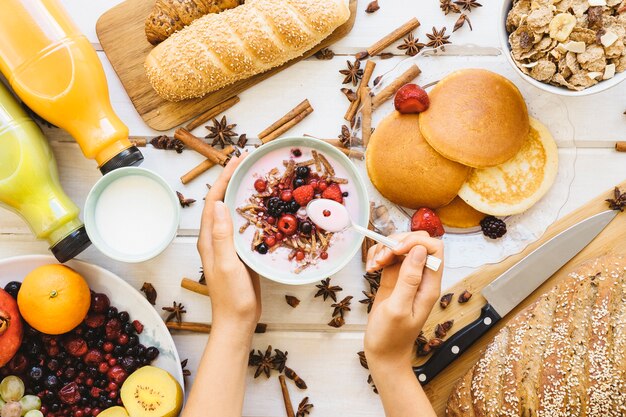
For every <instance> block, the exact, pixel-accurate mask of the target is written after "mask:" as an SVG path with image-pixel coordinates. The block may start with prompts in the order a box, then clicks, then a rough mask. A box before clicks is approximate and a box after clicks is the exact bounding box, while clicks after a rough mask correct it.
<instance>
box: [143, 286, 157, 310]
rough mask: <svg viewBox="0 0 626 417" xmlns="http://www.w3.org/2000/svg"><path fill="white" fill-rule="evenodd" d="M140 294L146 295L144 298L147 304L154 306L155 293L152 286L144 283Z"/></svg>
mask: <svg viewBox="0 0 626 417" xmlns="http://www.w3.org/2000/svg"><path fill="white" fill-rule="evenodd" d="M141 292H143V293H144V294H145V295H146V298H147V299H148V302H149V303H150V304H152V305H155V304H156V299H157V291H156V290H155V289H154V287H153V286H152V284H150V283H149V282H144V283H143V285H142V286H141Z"/></svg>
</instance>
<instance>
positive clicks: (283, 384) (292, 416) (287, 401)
mask: <svg viewBox="0 0 626 417" xmlns="http://www.w3.org/2000/svg"><path fill="white" fill-rule="evenodd" d="M278 382H279V383H280V390H281V392H282V393H283V402H284V404H285V413H286V414H287V417H295V414H294V412H293V404H292V403H291V396H290V395H289V388H287V383H286V382H285V376H284V375H279V376H278Z"/></svg>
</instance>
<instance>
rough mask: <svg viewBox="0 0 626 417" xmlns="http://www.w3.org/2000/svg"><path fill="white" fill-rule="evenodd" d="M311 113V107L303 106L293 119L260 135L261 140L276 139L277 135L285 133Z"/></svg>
mask: <svg viewBox="0 0 626 417" xmlns="http://www.w3.org/2000/svg"><path fill="white" fill-rule="evenodd" d="M311 113H313V107H307V108H305V109H304V110H303V111H302V112H301V113H298V114H297V115H296V116H295V117H294V118H293V119H291V120H290V121H288V122H287V123H285V124H283V125H282V126H280V127H279V128H278V129H276V130H274V131H273V132H271V133H270V134H268V135H267V136H264V137H262V138H261V142H263V143H264V144H265V143H268V142H271V141H273V140H274V139H276V138H277V137H279V136H280V135H282V134H283V133H285V132H286V131H288V130H289V129H291V128H292V127H294V126H295V125H297V124H298V123H300V122H301V121H302V120H303V119H304V118H305V117H307V116H308V115H309V114H311Z"/></svg>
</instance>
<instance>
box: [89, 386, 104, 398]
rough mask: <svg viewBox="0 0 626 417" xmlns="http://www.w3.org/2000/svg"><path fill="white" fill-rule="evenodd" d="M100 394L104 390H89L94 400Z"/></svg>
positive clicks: (96, 388)
mask: <svg viewBox="0 0 626 417" xmlns="http://www.w3.org/2000/svg"><path fill="white" fill-rule="evenodd" d="M100 392H102V390H101V389H100V388H98V387H91V390H89V393H90V394H91V396H92V397H93V398H98V397H99V396H100Z"/></svg>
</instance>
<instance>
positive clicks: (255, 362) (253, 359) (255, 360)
mask: <svg viewBox="0 0 626 417" xmlns="http://www.w3.org/2000/svg"><path fill="white" fill-rule="evenodd" d="M262 359H263V355H262V354H261V351H259V353H256V351H255V350H254V349H252V350H251V351H250V355H248V366H259V364H260V363H261V360H262Z"/></svg>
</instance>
